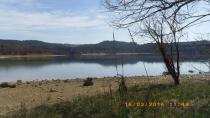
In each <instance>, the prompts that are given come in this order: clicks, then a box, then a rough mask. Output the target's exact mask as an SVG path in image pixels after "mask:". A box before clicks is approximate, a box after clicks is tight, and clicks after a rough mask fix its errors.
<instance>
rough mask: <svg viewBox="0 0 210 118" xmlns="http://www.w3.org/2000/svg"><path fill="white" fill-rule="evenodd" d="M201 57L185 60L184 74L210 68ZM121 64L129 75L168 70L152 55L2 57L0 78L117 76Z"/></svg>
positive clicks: (156, 73)
mask: <svg viewBox="0 0 210 118" xmlns="http://www.w3.org/2000/svg"><path fill="white" fill-rule="evenodd" d="M208 62H209V61H208V60H207V59H206V60H204V59H203V60H200V59H194V60H192V59H185V60H182V62H181V74H189V73H188V71H189V70H193V71H194V72H195V73H198V70H199V69H201V70H203V71H209V69H208V67H207V66H206V64H204V63H208ZM121 64H123V65H124V68H123V71H124V74H125V75H126V76H135V75H136V76H140V75H146V73H145V69H144V66H143V65H144V64H145V66H146V68H147V71H148V74H149V75H160V74H162V72H163V71H165V67H164V64H163V62H162V61H161V57H158V56H156V57H152V56H118V57H115V58H109V57H103V58H98V57H91V58H90V57H55V58H16V59H6V60H5V59H4V60H0V81H15V80H18V79H22V80H34V79H74V78H77V77H78V78H85V77H104V76H115V75H116V68H115V66H116V65H118V70H119V72H121V71H122V70H121Z"/></svg>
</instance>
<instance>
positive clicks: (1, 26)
mask: <svg viewBox="0 0 210 118" xmlns="http://www.w3.org/2000/svg"><path fill="white" fill-rule="evenodd" d="M104 24H105V22H104V17H102V16H99V15H96V16H94V17H91V16H88V15H86V16H79V15H77V16H75V15H74V16H73V15H70V14H69V15H67V14H63V13H62V12H21V11H15V10H9V11H8V10H2V9H1V10H0V30H1V31H2V30H42V29H45V30H53V29H59V28H86V27H99V26H101V25H104Z"/></svg>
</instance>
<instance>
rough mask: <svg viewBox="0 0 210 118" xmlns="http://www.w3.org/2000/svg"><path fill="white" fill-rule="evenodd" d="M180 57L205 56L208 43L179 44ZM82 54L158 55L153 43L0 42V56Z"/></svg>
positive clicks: (209, 44)
mask: <svg viewBox="0 0 210 118" xmlns="http://www.w3.org/2000/svg"><path fill="white" fill-rule="evenodd" d="M179 47H180V52H181V54H182V55H194V56H195V55H207V54H208V53H209V52H210V51H209V50H210V41H193V42H180V44H179ZM83 53H150V54H155V55H157V54H159V51H158V48H157V46H156V44H154V43H148V44H142V45H139V44H136V43H133V42H122V41H103V42H100V43H98V44H83V45H73V44H57V43H46V42H42V41H36V40H27V41H18V40H0V55H29V54H56V55H75V54H83Z"/></svg>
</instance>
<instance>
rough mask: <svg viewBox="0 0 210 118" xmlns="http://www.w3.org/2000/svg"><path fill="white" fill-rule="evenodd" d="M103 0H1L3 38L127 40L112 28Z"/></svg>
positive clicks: (76, 41)
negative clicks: (113, 38) (114, 35)
mask: <svg viewBox="0 0 210 118" xmlns="http://www.w3.org/2000/svg"><path fill="white" fill-rule="evenodd" d="M106 14H107V12H106V11H105V9H104V7H103V5H102V3H101V1H100V0H0V39H14V40H41V41H45V42H51V43H70V44H88V43H98V42H101V41H104V40H112V32H113V31H115V33H116V38H118V39H119V40H122V41H129V40H127V39H128V38H129V37H128V33H127V32H126V33H127V34H125V33H123V32H125V31H123V30H116V29H114V28H112V27H111V26H110V24H109V22H108V20H107V15H106Z"/></svg>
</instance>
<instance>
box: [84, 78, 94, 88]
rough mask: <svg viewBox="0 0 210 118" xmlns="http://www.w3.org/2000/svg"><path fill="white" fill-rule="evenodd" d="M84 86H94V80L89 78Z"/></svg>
mask: <svg viewBox="0 0 210 118" xmlns="http://www.w3.org/2000/svg"><path fill="white" fill-rule="evenodd" d="M83 86H93V79H92V78H89V77H88V78H87V79H86V80H84V83H83Z"/></svg>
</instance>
